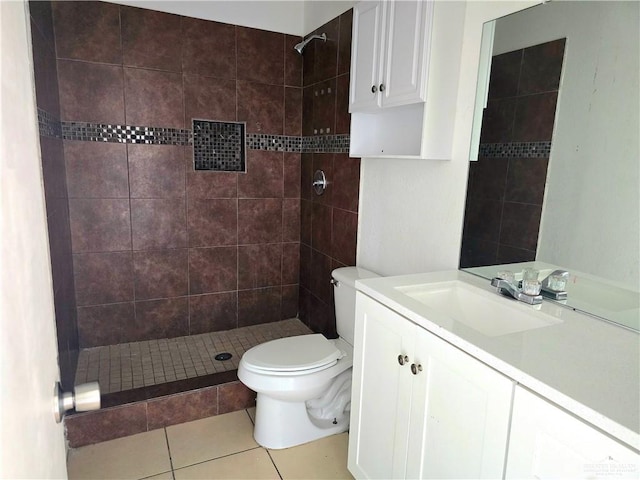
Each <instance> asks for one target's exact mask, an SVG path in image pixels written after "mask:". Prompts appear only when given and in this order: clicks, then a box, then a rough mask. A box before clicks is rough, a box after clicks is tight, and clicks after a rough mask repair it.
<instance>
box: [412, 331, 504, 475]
mask: <svg viewBox="0 0 640 480" xmlns="http://www.w3.org/2000/svg"><path fill="white" fill-rule="evenodd" d="M415 338H416V350H415V351H416V353H415V361H416V362H417V363H419V364H420V365H421V366H422V371H418V373H417V374H416V375H414V378H415V383H414V386H413V401H412V411H411V421H410V425H411V427H410V432H409V433H410V434H409V447H408V455H407V478H438V479H442V478H474V479H477V478H502V475H503V470H504V462H505V456H506V446H507V438H508V432H509V415H510V411H511V398H512V395H513V382H512V381H511V380H510V379H508V378H507V377H505V376H503V375H501V374H500V373H498V372H496V371H495V370H493V369H491V368H490V367H488V366H487V365H485V364H483V363H481V362H479V361H478V360H476V359H474V358H472V357H471V356H469V355H467V354H466V353H464V352H462V351H460V350H458V349H457V348H455V347H454V346H452V345H451V344H449V343H447V342H445V341H444V340H442V339H440V338H438V337H436V336H435V335H433V334H431V333H429V332H427V331H426V330H422V329H417V331H416V334H415Z"/></svg>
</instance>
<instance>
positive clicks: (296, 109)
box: [284, 87, 302, 136]
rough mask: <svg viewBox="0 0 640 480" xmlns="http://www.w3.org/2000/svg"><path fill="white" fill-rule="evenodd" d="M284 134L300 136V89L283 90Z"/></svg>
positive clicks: (287, 88)
mask: <svg viewBox="0 0 640 480" xmlns="http://www.w3.org/2000/svg"><path fill="white" fill-rule="evenodd" d="M284 134H285V135H294V136H300V135H302V88H296V87H285V89H284Z"/></svg>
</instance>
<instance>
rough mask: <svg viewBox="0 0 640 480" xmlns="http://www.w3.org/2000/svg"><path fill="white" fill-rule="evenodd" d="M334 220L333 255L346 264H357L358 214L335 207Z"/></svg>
mask: <svg viewBox="0 0 640 480" xmlns="http://www.w3.org/2000/svg"><path fill="white" fill-rule="evenodd" d="M332 221H333V227H332V229H331V231H332V238H331V248H332V255H331V256H332V257H333V258H335V259H336V260H338V261H340V262H342V263H344V264H345V265H355V264H356V238H357V235H358V214H357V213H353V212H347V211H346V210H340V209H339V208H334V209H333V220H332Z"/></svg>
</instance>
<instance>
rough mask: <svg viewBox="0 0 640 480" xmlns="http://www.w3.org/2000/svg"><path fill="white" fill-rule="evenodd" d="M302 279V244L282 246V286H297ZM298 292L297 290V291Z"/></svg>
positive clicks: (285, 244)
mask: <svg viewBox="0 0 640 480" xmlns="http://www.w3.org/2000/svg"><path fill="white" fill-rule="evenodd" d="M299 279H300V244H299V243H283V244H282V284H283V285H291V284H294V283H295V284H297V283H298V282H299ZM296 291H297V290H296Z"/></svg>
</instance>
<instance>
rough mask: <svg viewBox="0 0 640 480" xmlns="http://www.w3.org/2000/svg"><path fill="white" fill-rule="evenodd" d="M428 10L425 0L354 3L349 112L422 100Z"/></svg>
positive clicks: (424, 92) (427, 34)
mask: <svg viewBox="0 0 640 480" xmlns="http://www.w3.org/2000/svg"><path fill="white" fill-rule="evenodd" d="M432 12H433V3H432V2H429V1H425V2H423V1H394V0H391V1H376V2H360V3H358V4H357V5H356V6H355V7H354V10H353V37H352V38H353V39H354V41H353V43H352V45H353V54H352V55H353V56H352V66H351V89H350V95H349V111H350V112H352V113H353V112H368V111H375V110H377V109H380V108H387V107H392V106H398V105H407V104H410V103H416V102H422V101H424V100H425V95H426V76H427V67H428V61H427V60H428V58H427V57H428V54H429V39H430V35H429V34H430V32H431V19H432V17H433V14H432Z"/></svg>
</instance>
